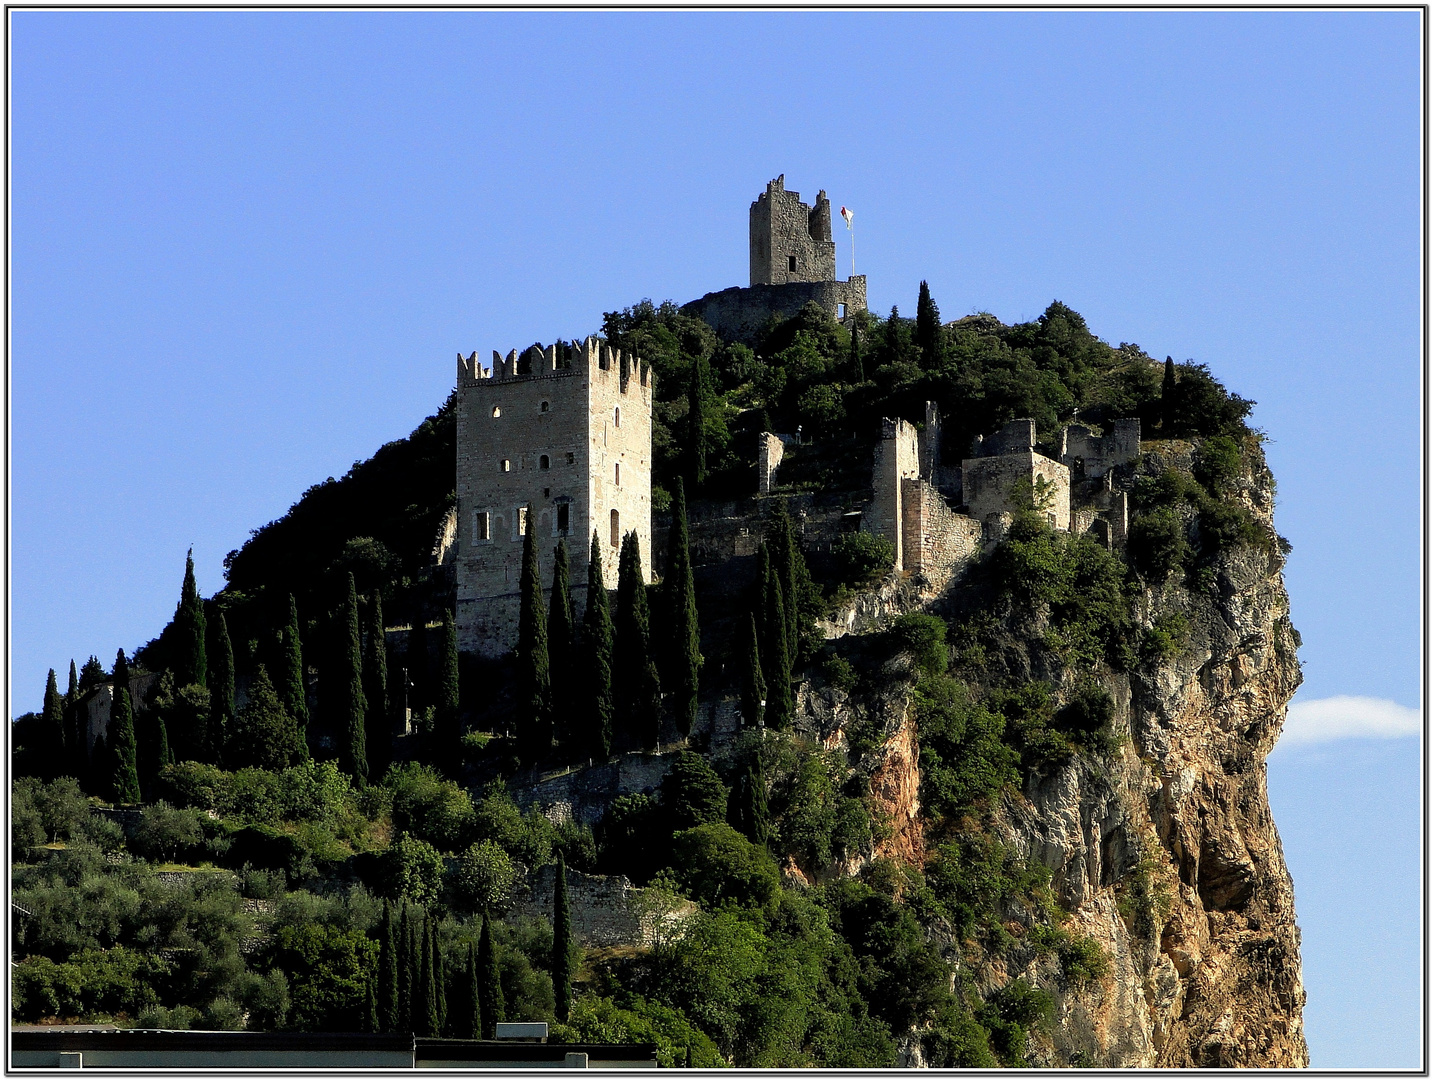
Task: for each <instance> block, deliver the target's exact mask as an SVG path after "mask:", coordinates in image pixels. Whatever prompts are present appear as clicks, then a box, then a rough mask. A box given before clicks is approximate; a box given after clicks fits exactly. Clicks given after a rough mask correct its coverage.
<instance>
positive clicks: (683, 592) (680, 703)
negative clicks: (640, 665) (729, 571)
mask: <svg viewBox="0 0 1432 1080" xmlns="http://www.w3.org/2000/svg"><path fill="white" fill-rule="evenodd" d="M662 585H663V588H664V589H665V590H666V606H667V620H668V621H667V631H668V633H669V635H670V636H669V639H668V641H667V643H666V644H667V671H666V678H665V680H664V683H663V685H664V686H665V687H666V688H667V689H668V690H669V691H670V692H671V695H672V711H673V713H674V714H675V716H676V727H677V729H678V730H679V731H680V732H681V734H682V735H683V736H685V735H689V734H691V725H692V724H693V723H695V721H696V696H697V691H698V690H699V688H700V678H701V627H700V624H699V621H698V618H697V614H696V579H695V577H694V576H693V574H692V571H691V548H690V538H689V534H688V532H687V526H686V485H685V484H684V483H683V482H682V480H681V478H680V477H679V476H678V477H677V478H676V498H675V500H674V501H673V502H672V517H671V536H670V538H669V539H668V540H667V562H666V580H665V581H664V582H663V583H662Z"/></svg>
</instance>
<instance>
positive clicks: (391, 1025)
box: [378, 900, 398, 1031]
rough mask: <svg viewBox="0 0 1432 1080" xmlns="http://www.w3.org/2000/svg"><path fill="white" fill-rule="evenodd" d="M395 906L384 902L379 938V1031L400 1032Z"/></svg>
mask: <svg viewBox="0 0 1432 1080" xmlns="http://www.w3.org/2000/svg"><path fill="white" fill-rule="evenodd" d="M393 933H394V929H393V905H392V904H391V903H389V902H388V901H387V900H384V901H383V929H382V931H381V933H380V935H379V938H378V1030H379V1031H397V1030H398V949H397V943H396V942H395V941H394V940H393Z"/></svg>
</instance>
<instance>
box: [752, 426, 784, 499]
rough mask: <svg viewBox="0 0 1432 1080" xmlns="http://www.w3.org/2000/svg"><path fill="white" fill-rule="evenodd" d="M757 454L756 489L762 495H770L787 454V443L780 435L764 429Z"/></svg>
mask: <svg viewBox="0 0 1432 1080" xmlns="http://www.w3.org/2000/svg"><path fill="white" fill-rule="evenodd" d="M756 455H757V456H756V490H757V491H759V492H760V493H761V494H762V495H769V494H770V493H771V488H772V486H774V484H775V482H776V470H777V469H779V468H780V467H781V459H782V458H783V457H785V456H786V444H785V443H784V442H782V441H781V438H780V436H779V435H772V434H771V433H770V432H769V431H763V432H761V434H760V437H759V439H758V445H757V448H756Z"/></svg>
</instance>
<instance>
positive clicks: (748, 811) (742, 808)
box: [736, 751, 771, 847]
mask: <svg viewBox="0 0 1432 1080" xmlns="http://www.w3.org/2000/svg"><path fill="white" fill-rule="evenodd" d="M755 758H756V760H755V762H754V763H753V764H752V765H750V766H748V767H747V769H746V775H745V777H744V778H743V779H742V781H741V793H740V803H739V810H738V819H739V820H738V823H737V826H736V827H737V829H739V830H740V831H741V832H742V833H744V834H745V836H746V839H747V840H749V841H751V843H753V844H756V845H757V846H759V847H764V846H765V845H766V843H767V842H768V841H769V840H770V838H771V813H770V809H769V808H768V806H767V802H766V775H765V771H764V770H763V769H762V767H761V755H760V752H759V751H758V752H757V753H756V755H755Z"/></svg>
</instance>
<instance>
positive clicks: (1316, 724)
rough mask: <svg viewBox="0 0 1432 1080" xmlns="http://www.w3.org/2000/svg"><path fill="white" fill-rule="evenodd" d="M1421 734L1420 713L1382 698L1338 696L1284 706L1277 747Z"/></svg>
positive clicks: (1395, 737)
mask: <svg viewBox="0 0 1432 1080" xmlns="http://www.w3.org/2000/svg"><path fill="white" fill-rule="evenodd" d="M1421 732H1422V714H1421V713H1420V712H1418V711H1417V710H1416V709H1409V708H1408V707H1407V706H1406V705H1399V704H1397V702H1395V701H1388V700H1387V699H1385V698H1370V697H1349V696H1346V695H1341V696H1338V697H1330V698H1318V699H1316V700H1314V701H1295V702H1293V703H1292V704H1291V705H1289V706H1288V722H1287V723H1286V724H1285V725H1284V726H1283V737H1282V739H1281V740H1280V741H1279V745H1280V746H1303V745H1307V744H1310V743H1325V742H1336V741H1337V740H1339V739H1401V738H1406V737H1407V736H1415V735H1419V734H1421Z"/></svg>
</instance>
